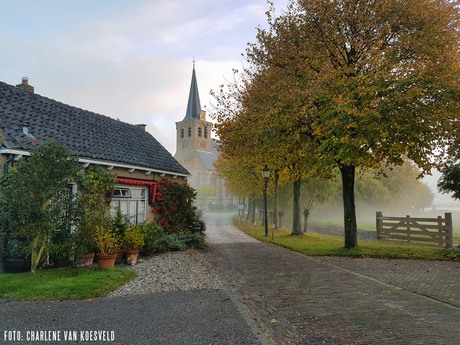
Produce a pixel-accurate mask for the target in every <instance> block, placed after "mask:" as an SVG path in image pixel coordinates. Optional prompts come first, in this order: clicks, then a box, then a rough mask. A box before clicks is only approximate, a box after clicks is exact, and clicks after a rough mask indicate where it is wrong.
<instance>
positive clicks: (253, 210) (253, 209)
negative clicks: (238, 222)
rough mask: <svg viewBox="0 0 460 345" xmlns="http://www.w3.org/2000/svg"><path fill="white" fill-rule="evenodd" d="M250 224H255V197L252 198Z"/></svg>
mask: <svg viewBox="0 0 460 345" xmlns="http://www.w3.org/2000/svg"><path fill="white" fill-rule="evenodd" d="M251 222H252V223H255V222H256V197H255V196H253V197H252V218H251Z"/></svg>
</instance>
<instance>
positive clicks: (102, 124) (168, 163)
mask: <svg viewBox="0 0 460 345" xmlns="http://www.w3.org/2000/svg"><path fill="white" fill-rule="evenodd" d="M24 127H26V128H27V129H26V131H24ZM27 131H28V133H27ZM53 138H54V139H55V140H56V141H58V142H60V143H62V144H64V145H65V146H66V147H67V149H69V150H70V151H71V152H72V153H73V154H75V155H76V156H78V157H79V158H87V159H95V160H103V161H110V162H115V163H120V164H128V165H136V166H141V167H145V168H149V169H156V170H162V171H166V172H173V173H179V174H187V175H188V174H189V173H188V171H187V170H186V169H185V168H184V167H183V166H182V165H180V164H179V162H177V161H176V160H175V159H174V157H173V156H172V155H171V154H170V153H169V152H168V151H167V150H166V149H165V148H164V147H163V146H162V145H161V144H160V143H159V142H158V141H157V140H156V139H155V138H154V137H153V136H152V135H151V134H149V133H148V132H146V131H144V130H143V129H141V128H139V127H137V126H135V125H130V124H128V123H125V122H122V121H118V120H115V119H112V118H110V117H107V116H103V115H100V114H96V113H93V112H91V111H87V110H83V109H79V108H76V107H72V106H70V105H67V104H63V103H60V102H57V101H55V100H52V99H49V98H46V97H43V96H40V95H38V94H34V93H31V92H27V91H24V90H21V89H19V88H16V87H14V86H12V85H8V84H5V83H3V82H0V148H1V147H4V148H9V149H18V150H31V149H32V148H34V147H35V146H36V145H38V144H42V143H46V142H48V141H50V140H51V139H53Z"/></svg>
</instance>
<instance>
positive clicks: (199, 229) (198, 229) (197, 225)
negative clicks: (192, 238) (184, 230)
mask: <svg viewBox="0 0 460 345" xmlns="http://www.w3.org/2000/svg"><path fill="white" fill-rule="evenodd" d="M188 229H189V230H190V233H191V234H203V233H204V232H205V231H206V224H205V222H204V221H203V220H202V219H199V218H198V217H195V218H194V219H193V220H192V222H191V223H190V225H189V227H188Z"/></svg>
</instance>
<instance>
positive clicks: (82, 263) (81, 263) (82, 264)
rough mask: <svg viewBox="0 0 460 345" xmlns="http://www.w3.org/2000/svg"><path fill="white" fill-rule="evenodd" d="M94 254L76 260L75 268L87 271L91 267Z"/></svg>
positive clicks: (84, 255)
mask: <svg viewBox="0 0 460 345" xmlns="http://www.w3.org/2000/svg"><path fill="white" fill-rule="evenodd" d="M93 260H94V253H89V254H83V255H82V256H81V257H80V258H79V259H78V260H77V268H81V269H89V268H91V267H93Z"/></svg>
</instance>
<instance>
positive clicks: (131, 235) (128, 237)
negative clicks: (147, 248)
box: [122, 225, 145, 265]
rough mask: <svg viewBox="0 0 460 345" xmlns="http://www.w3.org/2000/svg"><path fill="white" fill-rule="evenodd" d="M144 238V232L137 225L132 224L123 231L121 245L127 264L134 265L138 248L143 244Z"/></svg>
mask: <svg viewBox="0 0 460 345" xmlns="http://www.w3.org/2000/svg"><path fill="white" fill-rule="evenodd" d="M144 238H145V234H144V232H143V231H142V229H141V227H139V226H134V225H132V226H131V227H129V228H128V229H127V230H126V231H125V234H124V236H123V242H122V247H123V250H124V252H125V257H126V259H127V261H129V262H128V263H129V264H133V265H134V264H135V263H136V262H137V256H138V255H139V249H141V248H142V247H143V246H144Z"/></svg>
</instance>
